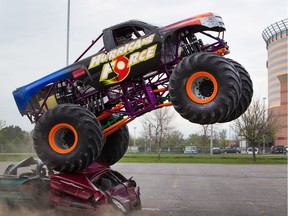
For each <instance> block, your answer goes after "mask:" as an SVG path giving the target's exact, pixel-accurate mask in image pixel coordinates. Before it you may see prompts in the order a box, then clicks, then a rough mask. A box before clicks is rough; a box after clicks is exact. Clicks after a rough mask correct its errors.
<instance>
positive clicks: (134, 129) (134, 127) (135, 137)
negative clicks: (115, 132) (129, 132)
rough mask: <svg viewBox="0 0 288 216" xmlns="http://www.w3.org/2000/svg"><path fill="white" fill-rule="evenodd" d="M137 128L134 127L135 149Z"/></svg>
mask: <svg viewBox="0 0 288 216" xmlns="http://www.w3.org/2000/svg"><path fill="white" fill-rule="evenodd" d="M136 128H137V127H134V147H135V146H136Z"/></svg>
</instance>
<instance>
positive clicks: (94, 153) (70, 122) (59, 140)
mask: <svg viewBox="0 0 288 216" xmlns="http://www.w3.org/2000/svg"><path fill="white" fill-rule="evenodd" d="M33 141H34V148H35V150H36V153H37V155H38V157H39V158H40V159H41V160H42V161H43V163H44V164H46V165H47V167H49V168H51V169H53V170H55V171H59V172H63V173H71V172H76V171H79V170H82V169H84V168H86V167H87V166H89V165H90V164H91V163H92V162H93V161H95V160H96V159H97V158H98V156H99V154H100V152H101V149H102V146H103V133H102V130H101V125H100V123H99V121H98V120H97V119H96V117H95V116H94V115H93V114H92V113H91V112H90V111H89V110H87V109H86V108H84V107H81V106H79V105H74V104H61V105H58V106H56V107H54V108H52V109H49V110H48V111H47V112H45V113H44V114H43V116H41V118H40V119H39V120H38V122H37V124H36V126H35V130H34V134H33Z"/></svg>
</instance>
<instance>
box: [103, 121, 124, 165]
mask: <svg viewBox="0 0 288 216" xmlns="http://www.w3.org/2000/svg"><path fill="white" fill-rule="evenodd" d="M128 144H129V130H128V127H127V125H125V126H123V127H121V128H120V129H119V130H117V131H115V132H114V133H112V134H111V135H109V136H108V137H106V142H105V144H104V146H103V149H102V151H101V154H100V156H99V158H98V160H99V161H101V162H103V163H106V164H107V165H109V166H111V165H113V164H115V163H116V162H117V161H119V160H120V159H121V158H122V157H123V156H124V154H125V153H126V151H127V149H128Z"/></svg>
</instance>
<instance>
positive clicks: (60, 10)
mask: <svg viewBox="0 0 288 216" xmlns="http://www.w3.org/2000/svg"><path fill="white" fill-rule="evenodd" d="M67 2H68V0H0V29H1V34H0V74H1V79H0V119H2V120H4V121H6V125H18V126H20V127H21V128H23V129H25V130H28V131H30V130H31V129H33V127H34V125H32V124H31V123H30V121H29V120H28V118H27V117H26V116H25V117H22V116H21V115H20V114H19V112H18V109H17V107H16V104H15V102H14V99H13V96H12V91H13V90H15V89H16V88H17V87H20V86H23V85H26V84H28V83H30V82H32V81H34V80H36V79H39V78H41V77H43V76H44V75H47V74H49V73H51V72H53V71H56V70H58V69H60V68H62V67H64V66H65V65H66V38H67V32H66V29H67V28H66V27H67ZM206 12H215V13H217V14H219V15H221V16H222V18H223V20H224V23H225V26H226V29H227V32H226V34H225V39H226V40H227V41H228V44H229V46H230V51H231V53H230V54H229V56H228V57H229V58H232V59H234V60H236V61H238V62H239V63H241V64H242V65H243V66H244V67H245V68H246V70H247V71H248V72H249V73H250V75H251V78H252V81H253V84H254V99H262V98H263V97H267V70H266V66H265V65H266V59H267V52H266V46H265V42H264V40H263V39H262V36H261V34H262V31H263V30H264V29H265V28H266V27H267V26H269V25H271V24H273V23H275V22H277V21H280V20H282V19H285V18H287V13H288V6H287V0H252V1H251V0H234V1H231V0H211V1H208V0H205V1H204V0H203V1H199V0H198V1H192V0H191V1H187V0H177V1H174V0H173V1H172V0H157V1H155V0H146V1H143V2H142V1H132V0H122V1H116V0H114V1H113V0H105V1H100V0H85V1H83V0H71V10H70V13H71V18H70V52H69V62H70V63H72V62H73V61H74V60H75V59H76V58H77V57H78V56H79V55H80V54H81V53H82V52H83V51H84V50H85V49H86V47H87V46H88V45H89V44H90V43H91V41H92V40H93V39H95V38H96V37H97V36H98V35H99V34H100V33H101V31H102V29H104V28H106V27H109V26H111V25H114V24H117V23H120V22H122V21H126V20H129V19H138V20H143V21H146V22H150V23H154V24H157V25H159V26H165V25H168V24H171V23H173V22H176V21H179V20H182V19H185V18H188V17H191V16H194V15H197V14H201V13H206ZM174 123H175V126H176V127H177V129H178V130H180V131H182V132H183V133H184V134H185V135H188V134H190V133H198V132H199V127H198V126H197V125H195V124H190V123H189V122H188V121H186V120H182V119H181V117H180V116H178V115H177V114H176V119H175V122H174ZM134 127H137V132H136V133H137V135H140V133H141V128H142V127H141V125H140V124H139V120H135V121H134V122H132V123H130V124H129V128H130V130H133V128H134ZM216 127H218V128H220V129H221V128H222V127H227V124H226V125H217V126H216Z"/></svg>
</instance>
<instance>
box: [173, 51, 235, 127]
mask: <svg viewBox="0 0 288 216" xmlns="http://www.w3.org/2000/svg"><path fill="white" fill-rule="evenodd" d="M169 94H170V98H171V102H172V104H173V106H174V108H175V109H176V111H177V112H178V113H179V114H180V115H181V116H182V117H183V118H185V119H188V120H189V121H191V122H193V123H198V124H213V123H216V122H220V121H222V120H223V119H225V118H226V117H227V116H229V115H230V114H231V113H232V112H233V111H234V109H235V108H236V107H237V105H238V102H239V99H240V95H241V80H240V77H239V74H238V72H237V70H236V69H235V67H234V66H233V65H231V64H230V63H229V61H228V60H226V59H225V58H223V57H222V56H219V55H216V54H214V53H206V52H202V53H194V54H192V55H190V56H188V57H186V58H184V59H183V60H181V62H180V63H179V64H178V65H177V66H176V68H175V69H174V71H173V73H172V75H171V77H170V80H169Z"/></svg>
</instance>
